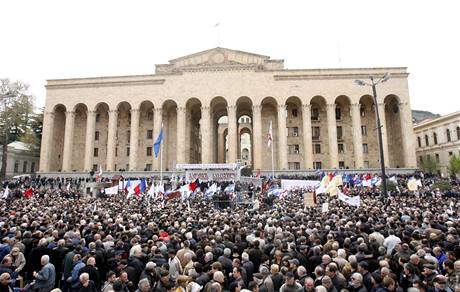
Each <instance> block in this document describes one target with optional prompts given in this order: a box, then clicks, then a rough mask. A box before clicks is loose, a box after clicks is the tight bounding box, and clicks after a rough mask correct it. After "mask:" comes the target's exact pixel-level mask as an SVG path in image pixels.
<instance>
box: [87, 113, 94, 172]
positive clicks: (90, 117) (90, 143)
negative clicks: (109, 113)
mask: <svg viewBox="0 0 460 292" xmlns="http://www.w3.org/2000/svg"><path fill="white" fill-rule="evenodd" d="M95 130H96V111H88V112H87V116H86V142H85V171H90V170H91V169H93V155H94V153H93V151H94V150H93V149H94V133H95Z"/></svg>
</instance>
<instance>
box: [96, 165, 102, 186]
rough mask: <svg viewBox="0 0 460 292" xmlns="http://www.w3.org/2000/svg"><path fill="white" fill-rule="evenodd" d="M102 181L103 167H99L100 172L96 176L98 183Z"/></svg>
mask: <svg viewBox="0 0 460 292" xmlns="http://www.w3.org/2000/svg"><path fill="white" fill-rule="evenodd" d="M101 179H102V165H99V172H98V173H97V174H96V182H100V181H101Z"/></svg>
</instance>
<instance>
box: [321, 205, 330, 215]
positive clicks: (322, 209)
mask: <svg viewBox="0 0 460 292" xmlns="http://www.w3.org/2000/svg"><path fill="white" fill-rule="evenodd" d="M321 212H323V213H327V212H329V203H323V206H322V208H321Z"/></svg>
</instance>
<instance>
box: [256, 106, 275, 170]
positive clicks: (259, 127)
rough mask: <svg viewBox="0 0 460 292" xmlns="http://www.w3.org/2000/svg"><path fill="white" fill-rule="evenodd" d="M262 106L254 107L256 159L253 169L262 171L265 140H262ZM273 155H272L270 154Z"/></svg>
mask: <svg viewBox="0 0 460 292" xmlns="http://www.w3.org/2000/svg"><path fill="white" fill-rule="evenodd" d="M261 110H262V106H261V105H254V106H253V107H252V131H253V133H252V153H254V157H253V158H252V159H253V161H254V166H253V169H254V170H257V169H262V152H263V150H262V149H263V140H264V139H263V138H262V112H261ZM270 155H271V154H270Z"/></svg>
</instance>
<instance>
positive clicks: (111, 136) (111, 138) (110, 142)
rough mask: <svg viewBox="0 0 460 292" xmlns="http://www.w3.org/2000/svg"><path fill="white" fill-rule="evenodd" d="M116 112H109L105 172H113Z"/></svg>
mask: <svg viewBox="0 0 460 292" xmlns="http://www.w3.org/2000/svg"><path fill="white" fill-rule="evenodd" d="M117 119H118V110H109V133H108V137H107V171H114V170H115V145H116V143H117V141H116V139H117Z"/></svg>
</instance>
